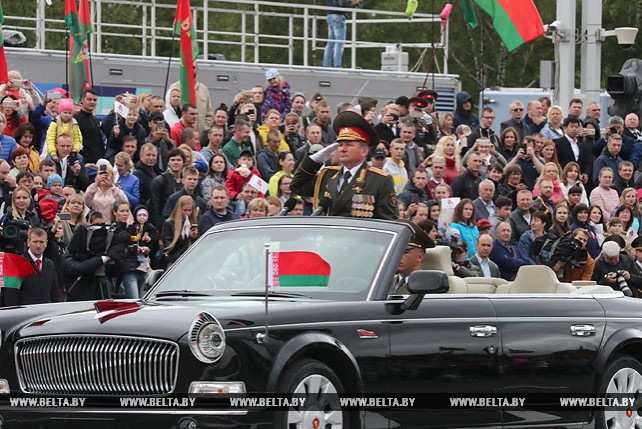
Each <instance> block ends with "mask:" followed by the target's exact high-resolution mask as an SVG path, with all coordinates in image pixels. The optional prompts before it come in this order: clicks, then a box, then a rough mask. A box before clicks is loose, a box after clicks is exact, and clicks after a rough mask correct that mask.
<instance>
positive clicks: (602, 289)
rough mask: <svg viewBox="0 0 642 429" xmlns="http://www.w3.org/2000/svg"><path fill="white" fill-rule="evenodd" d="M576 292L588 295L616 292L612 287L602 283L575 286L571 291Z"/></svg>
mask: <svg viewBox="0 0 642 429" xmlns="http://www.w3.org/2000/svg"><path fill="white" fill-rule="evenodd" d="M572 293H576V294H580V293H581V294H589V295H611V294H613V293H617V292H616V291H615V290H613V288H611V287H609V286H604V285H592V286H582V287H580V288H577V290H576V291H574V292H572Z"/></svg>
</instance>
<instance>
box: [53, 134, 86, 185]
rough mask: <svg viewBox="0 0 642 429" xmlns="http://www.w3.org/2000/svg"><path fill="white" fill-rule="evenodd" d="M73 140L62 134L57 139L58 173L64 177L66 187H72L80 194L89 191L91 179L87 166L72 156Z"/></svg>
mask: <svg viewBox="0 0 642 429" xmlns="http://www.w3.org/2000/svg"><path fill="white" fill-rule="evenodd" d="M71 148H72V139H71V136H69V135H67V134H61V135H59V136H58V138H57V139H56V154H57V155H58V161H56V172H57V173H58V174H59V175H60V177H62V180H63V182H64V185H65V186H67V185H71V186H73V187H74V189H75V190H76V191H78V192H80V191H83V192H84V191H85V190H87V186H89V177H87V171H86V170H85V166H84V165H82V164H81V163H80V161H79V160H78V158H77V157H76V156H75V155H72V154H71Z"/></svg>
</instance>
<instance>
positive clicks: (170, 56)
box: [163, 31, 176, 97]
mask: <svg viewBox="0 0 642 429" xmlns="http://www.w3.org/2000/svg"><path fill="white" fill-rule="evenodd" d="M175 38H176V32H175V31H172V45H171V47H170V48H169V58H168V59H167V74H166V75H165V89H164V90H163V97H164V96H165V94H167V85H168V84H169V69H170V67H171V66H172V54H173V53H174V39H175Z"/></svg>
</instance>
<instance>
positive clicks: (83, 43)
mask: <svg viewBox="0 0 642 429" xmlns="http://www.w3.org/2000/svg"><path fill="white" fill-rule="evenodd" d="M65 24H66V25H67V28H68V29H69V34H70V36H71V37H70V38H69V88H68V90H69V95H70V97H71V98H73V99H74V101H75V102H76V103H78V102H79V101H80V95H81V94H82V92H83V90H84V89H85V88H87V87H89V86H91V82H90V73H89V49H88V44H87V35H88V34H89V33H91V31H92V29H91V18H90V16H89V5H88V4H87V0H80V13H78V9H77V8H76V0H65Z"/></svg>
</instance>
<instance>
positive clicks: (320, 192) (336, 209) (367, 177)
mask: <svg viewBox="0 0 642 429" xmlns="http://www.w3.org/2000/svg"><path fill="white" fill-rule="evenodd" d="M332 126H333V127H334V132H335V133H336V134H337V142H360V143H361V144H365V145H366V146H370V147H372V146H374V145H375V144H377V143H378V142H379V136H378V135H377V132H376V131H375V130H374V128H372V125H370V124H369V123H368V122H367V121H366V120H365V119H364V118H363V116H361V115H359V114H358V113H355V112H352V111H349V110H348V111H345V112H342V113H340V114H339V115H338V116H337V117H336V118H335V119H334V122H333V124H332ZM319 153H323V150H322V151H320V152H319ZM317 155H318V154H315V155H312V157H316V156H317ZM315 159H316V161H315ZM315 159H312V158H311V157H310V155H308V156H307V157H305V159H304V160H303V161H302V162H301V165H299V168H298V169H297V171H296V174H295V175H294V177H293V178H292V183H291V184H290V189H291V190H292V192H293V193H295V194H298V195H302V196H305V197H314V208H315V209H316V208H317V206H318V205H319V200H321V199H324V198H328V199H330V200H332V205H331V206H330V208H329V209H327V210H326V212H325V213H324V214H325V215H329V216H347V217H362V218H370V219H387V220H394V219H397V218H398V217H399V209H398V208H397V194H395V189H394V184H393V181H392V176H390V175H389V174H388V173H387V172H385V171H383V170H380V169H378V168H375V167H371V166H369V165H368V163H366V162H365V156H364V158H363V159H362V160H361V166H360V167H359V168H358V169H356V170H355V168H356V167H357V165H358V163H357V162H358V161H357V162H355V164H354V166H353V167H352V168H351V169H348V170H351V171H352V172H354V177H351V178H350V179H349V182H348V184H347V185H345V186H344V181H345V179H344V177H343V176H344V174H345V172H346V171H348V170H345V168H347V167H341V166H336V167H335V166H331V167H327V168H325V169H323V170H321V167H322V166H323V164H322V163H321V162H317V161H322V160H321V159H318V158H315ZM324 159H329V158H324ZM339 183H341V189H340V188H339Z"/></svg>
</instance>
